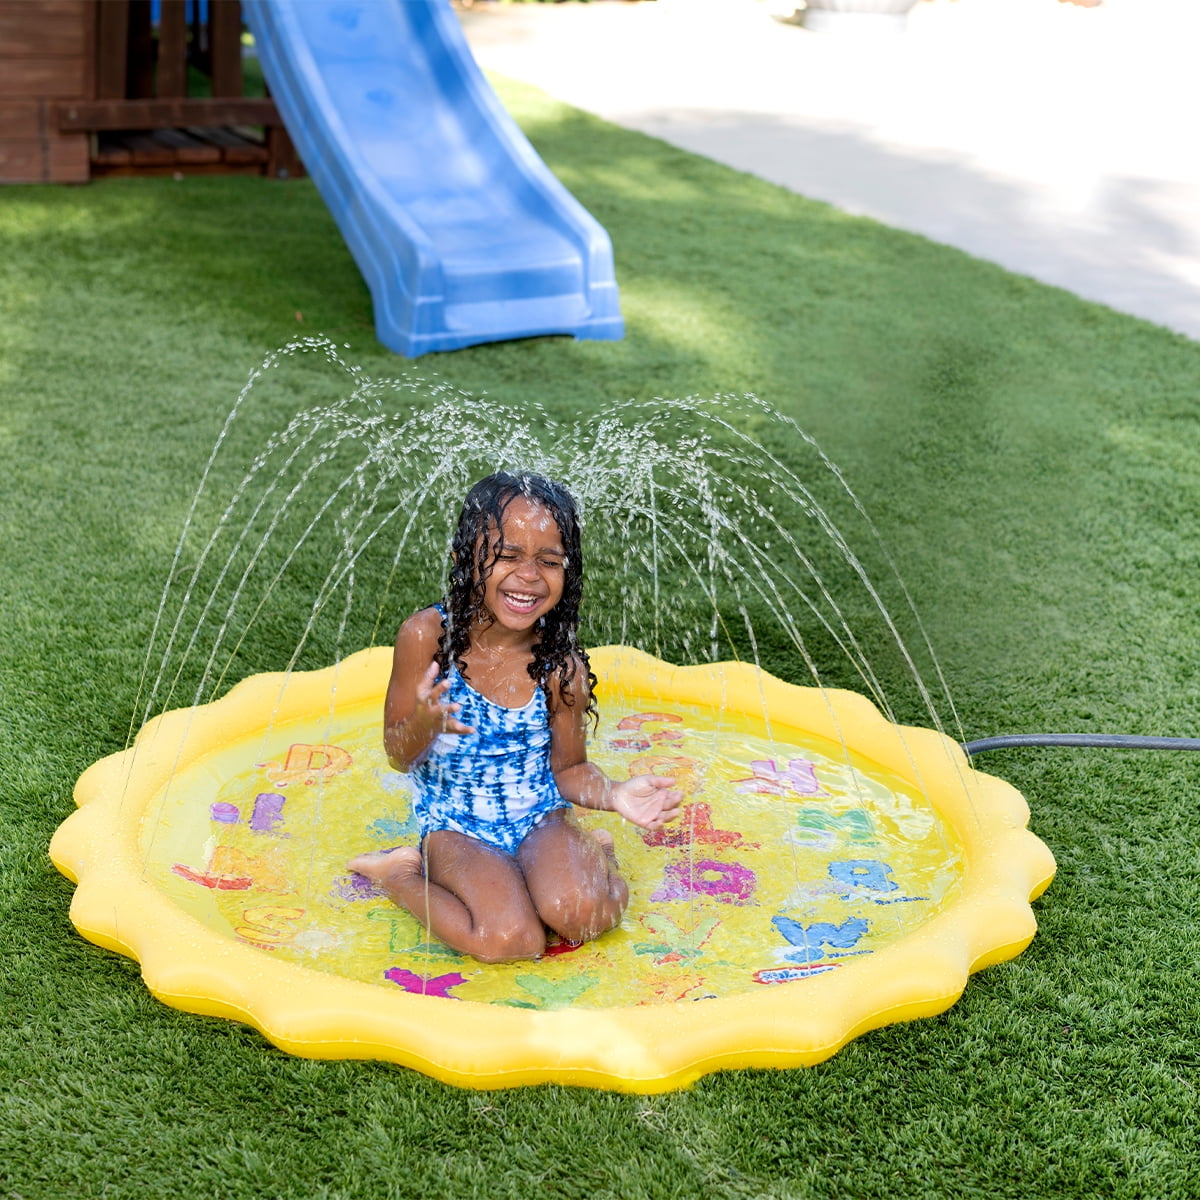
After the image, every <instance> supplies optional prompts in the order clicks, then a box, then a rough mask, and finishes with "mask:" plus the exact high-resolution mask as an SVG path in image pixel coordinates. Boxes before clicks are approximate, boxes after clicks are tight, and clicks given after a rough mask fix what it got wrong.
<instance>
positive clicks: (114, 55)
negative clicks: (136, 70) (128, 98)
mask: <svg viewBox="0 0 1200 1200" xmlns="http://www.w3.org/2000/svg"><path fill="white" fill-rule="evenodd" d="M128 56H129V0H104V3H100V0H97V2H96V99H97V100H124V99H125V69H126V64H127V62H128V60H129V58H128Z"/></svg>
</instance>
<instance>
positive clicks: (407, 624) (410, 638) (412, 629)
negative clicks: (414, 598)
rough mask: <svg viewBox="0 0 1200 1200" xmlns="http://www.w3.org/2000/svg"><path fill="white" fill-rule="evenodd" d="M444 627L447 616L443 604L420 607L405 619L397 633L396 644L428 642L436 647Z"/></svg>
mask: <svg viewBox="0 0 1200 1200" xmlns="http://www.w3.org/2000/svg"><path fill="white" fill-rule="evenodd" d="M444 628H445V618H444V616H443V611H442V607H441V605H439V604H431V605H430V606H429V607H428V608H422V609H419V610H418V611H417V612H415V613H413V614H412V616H411V617H408V618H407V619H406V620H405V621H404V623H403V624H402V625H401V626H400V632H399V633H398V634H397V635H396V644H397V645H400V644H401V643H404V644H408V645H411V644H414V643H421V644H424V643H427V642H428V643H430V644H431V645H433V646H434V647H436V646H437V645H438V644H439V643H440V642H441V640H442V631H443V630H444Z"/></svg>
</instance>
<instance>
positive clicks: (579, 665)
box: [547, 654, 591, 708]
mask: <svg viewBox="0 0 1200 1200" xmlns="http://www.w3.org/2000/svg"><path fill="white" fill-rule="evenodd" d="M589 675H590V672H589V671H588V669H587V667H586V666H585V665H584V662H583V659H582V658H580V656H579V655H578V654H572V655H570V657H568V659H567V662H566V670H565V671H564V672H561V673H560V672H558V671H552V672H551V673H550V675H549V676H548V678H547V683H548V684H549V686H550V699H551V702H552V705H553V707H555V708H557V707H558V705H559V704H560V703H562V702H563V701H564V699H565V702H566V705H567V707H568V708H572V707H574V705H575V703H576V702H577V701H582V703H583V704H584V705H585V706H586V705H587V703H588V701H589V699H590V698H591V686H590V684H591V681H590V678H589Z"/></svg>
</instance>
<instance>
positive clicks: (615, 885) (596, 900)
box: [538, 878, 629, 942]
mask: <svg viewBox="0 0 1200 1200" xmlns="http://www.w3.org/2000/svg"><path fill="white" fill-rule="evenodd" d="M628 902H629V889H628V888H627V887H626V886H625V882H624V880H622V879H619V878H618V879H617V880H615V881H613V882H610V885H609V887H608V888H607V889H606V890H604V891H601V892H584V891H582V890H572V891H568V892H565V893H560V894H559V895H557V896H555V897H554V898H553V899H552V900H550V901H549V902H548V903H545V904H543V905H542V906H541V908H540V909H539V910H538V915H539V916H540V917H541V918H542V920H543V921H545V923H546V924H547V925H548V926H549V927H550V928H551V929H553V930H554V932H555V933H557V934H558V935H559V937H562V938H565V939H566V940H567V941H569V942H590V941H591V940H592V939H593V938H597V937H599V936H600V935H601V934H602V933H607V932H608V931H609V930H610V929H614V928H616V926H617V925H618V924H619V923H620V920H621V914H622V913H624V911H625V905H626V904H627V903H628Z"/></svg>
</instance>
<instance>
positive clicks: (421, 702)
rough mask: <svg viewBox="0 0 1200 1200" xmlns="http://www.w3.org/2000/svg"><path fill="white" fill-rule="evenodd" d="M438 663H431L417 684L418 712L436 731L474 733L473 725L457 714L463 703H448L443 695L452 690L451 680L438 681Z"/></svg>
mask: <svg viewBox="0 0 1200 1200" xmlns="http://www.w3.org/2000/svg"><path fill="white" fill-rule="evenodd" d="M437 676H438V665H437V663H436V662H432V663H430V664H429V669H428V670H427V671H426V672H425V674H424V676H423V677H422V678H421V681H420V683H418V684H417V709H416V711H417V714H419V716H420V718H421V720H422V721H424V722H425V723H426V725H427V726H428V728H429V729H431V730H433V731H434V732H436V733H458V734H464V733H474V732H475V729H474V727H473V726H471V725H464V724H463V722H462V721H460V720H459V719H458V717H457V716H455V714H456V713H458V712H460V711H461V710H462V705H461V704H446V703H444V702H443V699H442V698H443V697H444V696H445V694H446V693H447V692H448V691H449V690H450V680H449V679H443V680H442V681H441V683H438V682H437Z"/></svg>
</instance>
